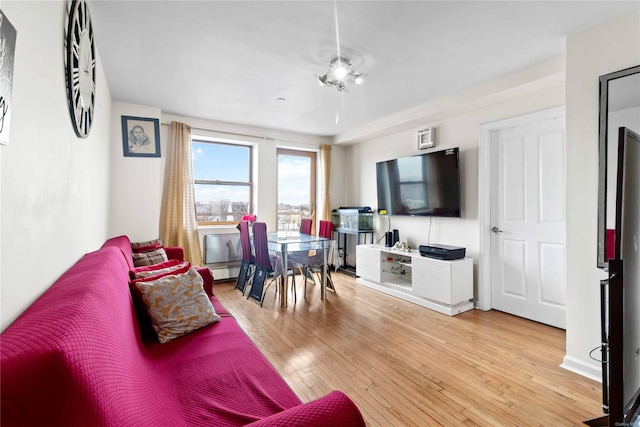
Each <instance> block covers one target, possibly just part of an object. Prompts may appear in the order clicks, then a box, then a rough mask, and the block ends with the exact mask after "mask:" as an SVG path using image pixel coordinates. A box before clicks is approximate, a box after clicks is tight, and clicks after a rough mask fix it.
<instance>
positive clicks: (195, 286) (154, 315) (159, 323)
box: [135, 268, 220, 344]
mask: <svg viewBox="0 0 640 427" xmlns="http://www.w3.org/2000/svg"><path fill="white" fill-rule="evenodd" d="M202 283H203V282H202V277H201V276H200V274H198V271H197V270H196V269H195V268H191V269H190V270H189V271H188V272H186V273H184V274H177V275H169V276H165V277H162V278H160V279H158V280H154V281H149V282H139V283H135V286H136V287H137V288H138V290H139V291H140V293H141V294H142V300H143V301H144V304H145V305H146V307H147V312H148V313H149V317H150V318H151V324H152V326H153V329H154V330H155V332H156V335H157V336H158V341H159V342H160V343H161V344H164V343H166V342H168V341H171V340H172V339H175V338H178V337H180V336H182V335H185V334H188V333H189V332H193V331H195V330H197V329H200V328H202V327H204V326H207V325H210V324H211V323H215V322H217V321H218V320H220V316H218V314H217V313H216V311H215V309H214V308H213V305H212V304H211V300H209V298H208V297H207V294H206V293H205V291H204V288H203V287H202Z"/></svg>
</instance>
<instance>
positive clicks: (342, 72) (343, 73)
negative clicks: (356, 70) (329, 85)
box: [333, 65, 349, 80]
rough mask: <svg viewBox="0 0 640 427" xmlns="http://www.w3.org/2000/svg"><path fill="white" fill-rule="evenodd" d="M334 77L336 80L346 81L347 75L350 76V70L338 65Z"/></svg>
mask: <svg viewBox="0 0 640 427" xmlns="http://www.w3.org/2000/svg"><path fill="white" fill-rule="evenodd" d="M333 75H334V76H335V77H336V80H344V79H345V77H347V75H349V70H348V69H347V67H345V66H344V65H338V67H336V69H335V70H333Z"/></svg>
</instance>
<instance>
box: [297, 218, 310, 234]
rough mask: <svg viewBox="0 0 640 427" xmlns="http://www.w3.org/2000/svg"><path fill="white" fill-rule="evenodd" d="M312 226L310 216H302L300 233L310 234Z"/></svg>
mask: <svg viewBox="0 0 640 427" xmlns="http://www.w3.org/2000/svg"><path fill="white" fill-rule="evenodd" d="M312 226H313V220H312V219H311V218H304V219H303V220H302V221H301V222H300V233H302V234H311V227H312Z"/></svg>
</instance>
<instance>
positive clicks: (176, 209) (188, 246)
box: [160, 122, 202, 265]
mask: <svg viewBox="0 0 640 427" xmlns="http://www.w3.org/2000/svg"><path fill="white" fill-rule="evenodd" d="M192 169H193V166H192V163H191V128H190V127H189V126H188V125H186V124H184V123H179V122H171V125H170V127H169V143H168V146H167V164H166V166H165V176H164V190H163V192H162V207H161V210H160V239H161V240H162V241H163V243H164V244H165V246H181V247H182V248H183V249H184V257H185V260H186V261H189V262H190V263H191V264H192V265H202V252H201V251H200V238H199V237H198V222H197V219H196V207H195V195H194V189H193V170H192Z"/></svg>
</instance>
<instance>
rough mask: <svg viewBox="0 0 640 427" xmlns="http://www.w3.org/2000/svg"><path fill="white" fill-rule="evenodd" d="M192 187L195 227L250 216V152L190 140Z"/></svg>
mask: <svg viewBox="0 0 640 427" xmlns="http://www.w3.org/2000/svg"><path fill="white" fill-rule="evenodd" d="M191 148H192V150H193V186H194V189H195V198H196V216H197V219H198V224H200V225H210V224H230V223H236V222H239V221H240V220H242V216H243V215H246V214H250V213H252V210H253V205H252V203H251V201H252V200H253V199H252V197H253V183H252V179H251V169H252V167H251V165H252V149H251V147H250V146H247V145H233V144H225V143H221V142H209V141H201V140H195V139H194V140H193V141H192V142H191Z"/></svg>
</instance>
